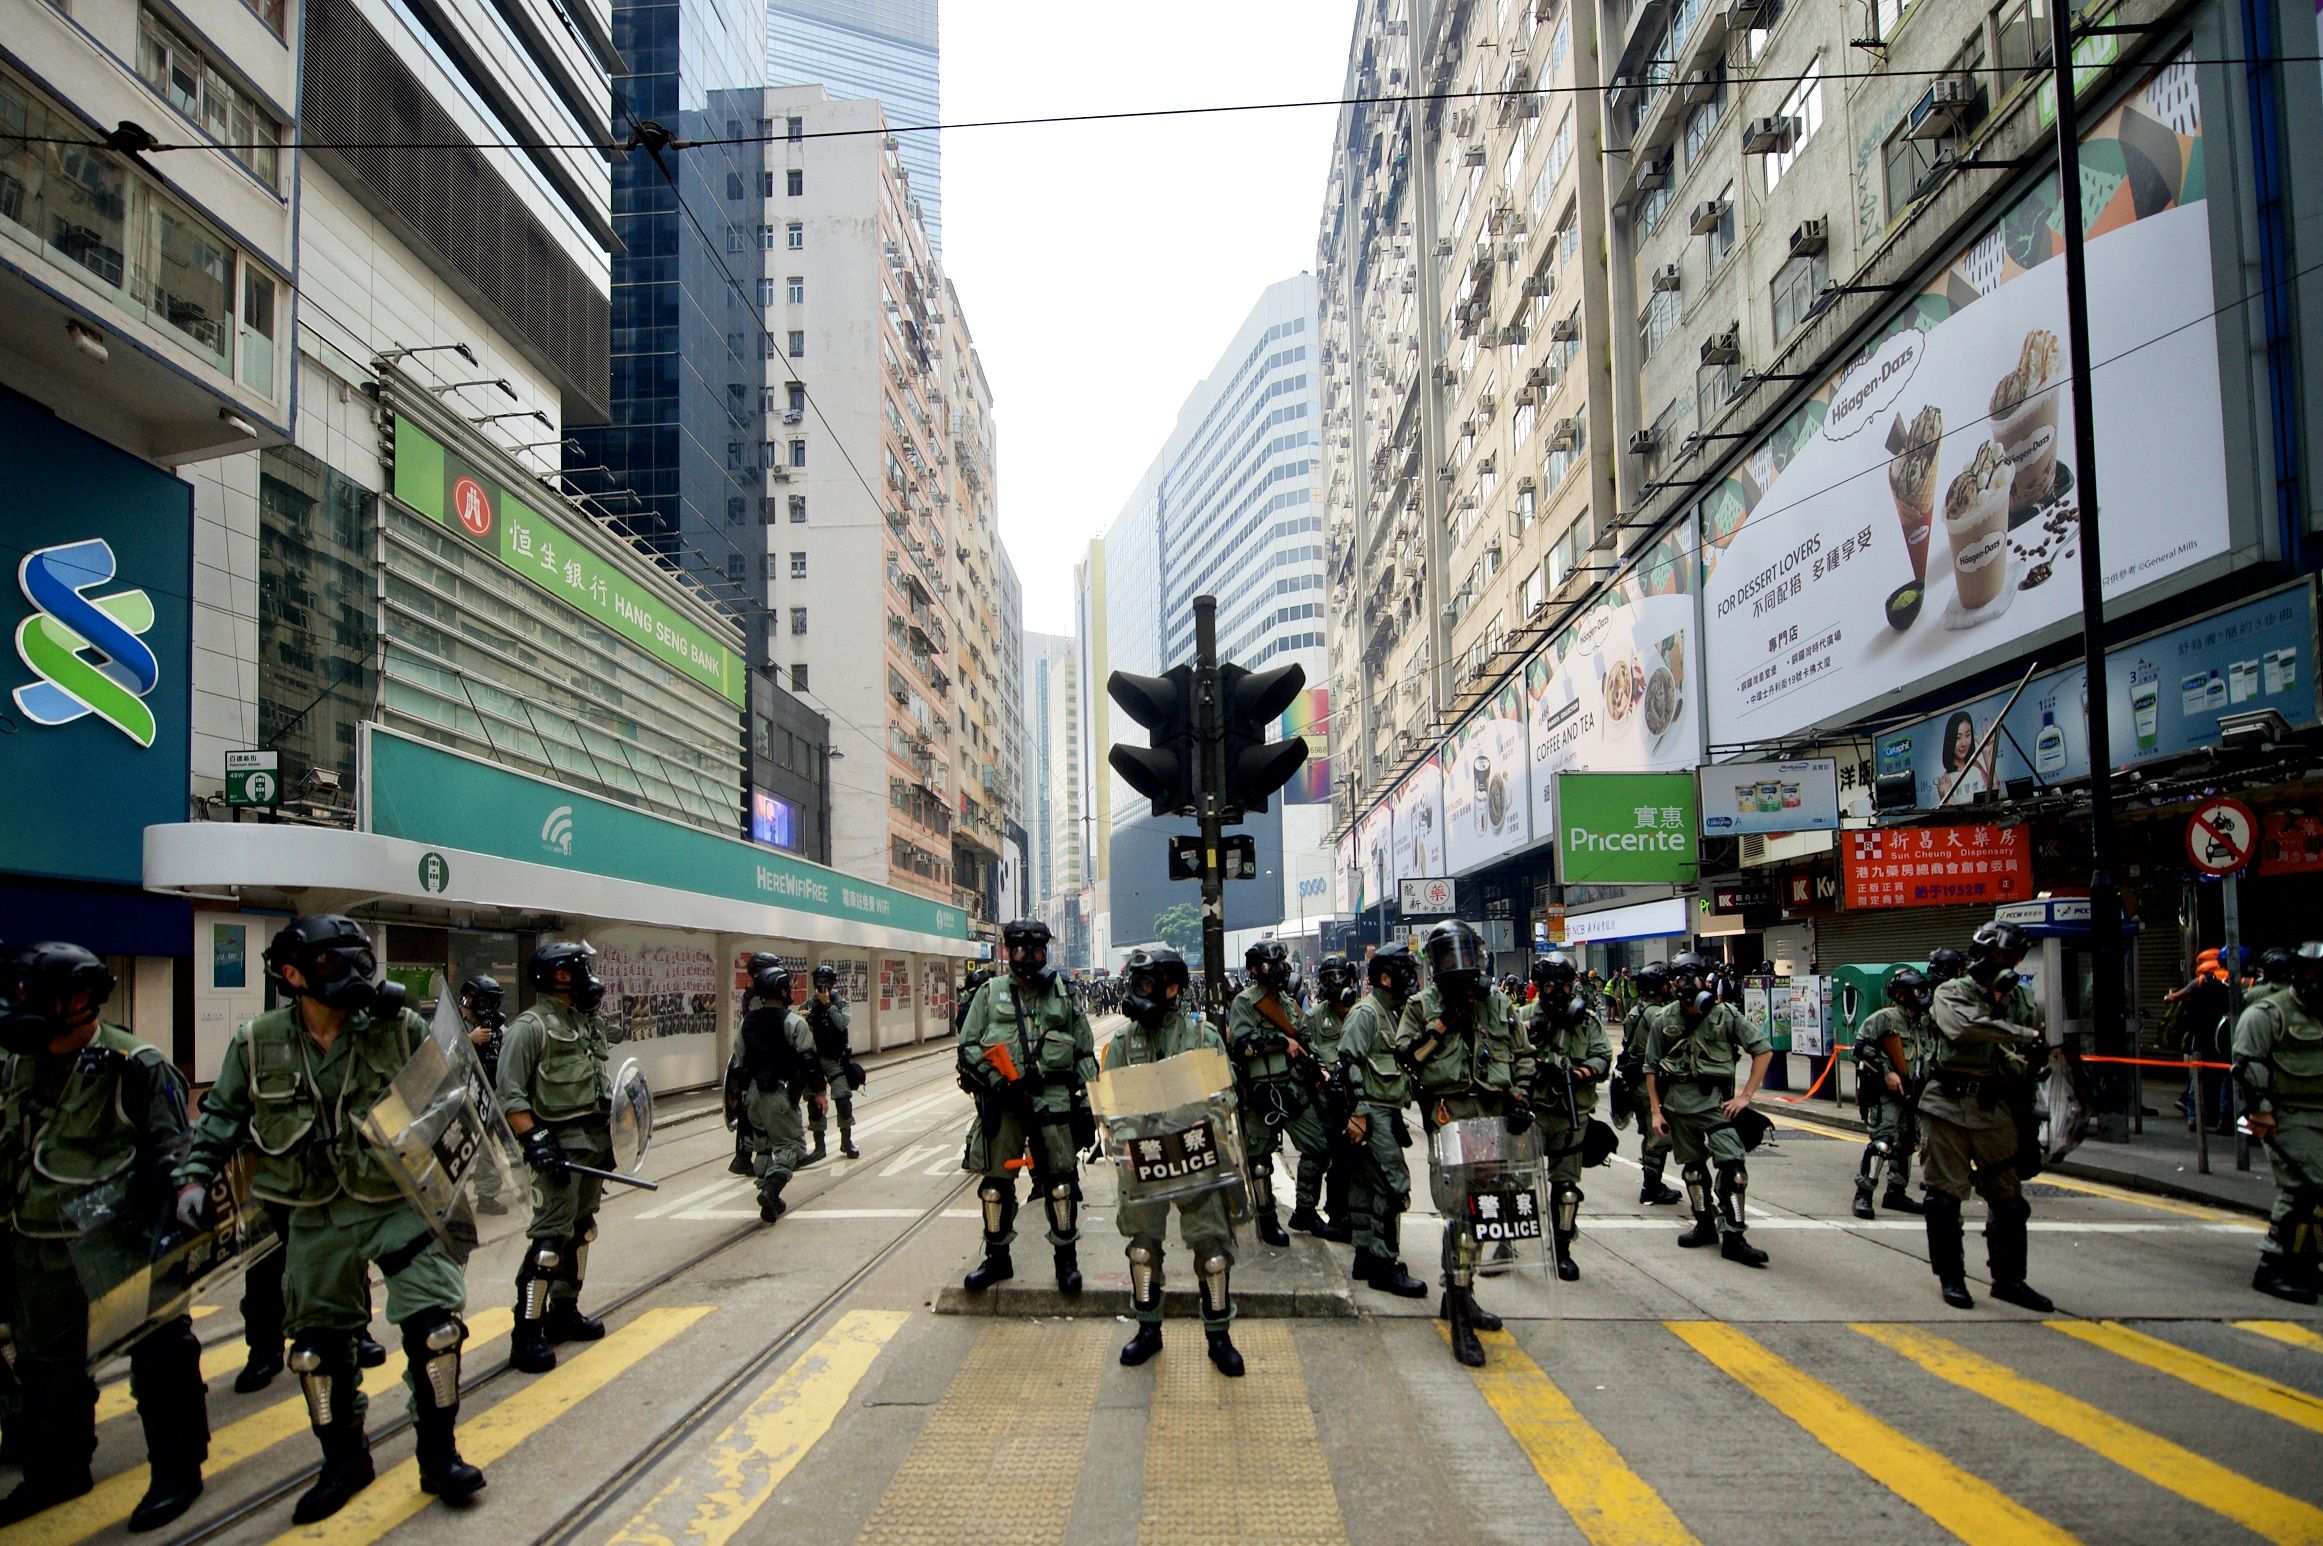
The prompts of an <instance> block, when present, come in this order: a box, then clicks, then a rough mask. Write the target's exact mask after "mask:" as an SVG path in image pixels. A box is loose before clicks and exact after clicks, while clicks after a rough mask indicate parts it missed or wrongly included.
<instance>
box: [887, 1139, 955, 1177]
mask: <svg viewBox="0 0 2323 1546" xmlns="http://www.w3.org/2000/svg"><path fill="white" fill-rule="evenodd" d="M951 1151H952V1146H951V1145H950V1144H948V1143H937V1144H929V1145H927V1146H926V1147H924V1148H923V1147H921V1146H920V1145H918V1144H914V1145H912V1146H911V1147H910V1148H908V1149H906V1150H904V1151H903V1152H902V1153H901V1154H898V1155H897V1156H896V1157H895V1158H893V1159H891V1160H889V1161H888V1162H887V1164H886V1165H885V1166H884V1167H882V1168H881V1170H880V1172H879V1175H880V1179H882V1180H885V1179H886V1178H888V1177H889V1176H900V1175H902V1174H903V1173H904V1172H905V1171H907V1170H909V1169H911V1167H912V1166H914V1165H917V1164H920V1163H922V1162H923V1161H926V1160H931V1159H934V1158H935V1157H936V1156H938V1155H940V1154H949V1153H951Z"/></svg>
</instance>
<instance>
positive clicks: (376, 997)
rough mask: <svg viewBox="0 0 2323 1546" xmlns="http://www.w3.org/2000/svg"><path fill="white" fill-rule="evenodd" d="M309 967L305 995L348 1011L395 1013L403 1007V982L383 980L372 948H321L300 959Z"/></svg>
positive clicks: (319, 1002)
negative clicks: (376, 975) (376, 973)
mask: <svg viewBox="0 0 2323 1546" xmlns="http://www.w3.org/2000/svg"><path fill="white" fill-rule="evenodd" d="M300 964H301V965H302V966H304V967H305V974H304V975H305V977H306V980H307V985H306V989H305V993H304V996H305V997H307V998H311V999H313V1000H314V1001H315V1002H316V1003H318V1004H322V1005H324V1006H325V1007H327V1008H331V1009H337V1010H341V1011H344V1012H345V1013H347V1014H371V1015H379V1016H392V1015H395V1014H397V1013H399V1012H401V1010H402V1009H403V1001H404V997H405V994H404V991H403V984H401V983H399V982H379V981H376V980H374V979H373V977H372V976H371V974H372V973H373V972H374V971H376V970H378V965H377V961H376V959H375V958H374V957H373V956H372V954H371V952H370V951H369V950H367V949H366V950H317V951H315V952H314V953H313V954H311V955H309V956H308V957H307V958H306V960H305V961H303V962H301V963H300Z"/></svg>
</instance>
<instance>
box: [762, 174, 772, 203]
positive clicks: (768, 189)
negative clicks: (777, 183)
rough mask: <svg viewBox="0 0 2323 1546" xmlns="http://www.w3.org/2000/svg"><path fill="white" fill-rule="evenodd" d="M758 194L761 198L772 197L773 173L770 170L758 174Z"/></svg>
mask: <svg viewBox="0 0 2323 1546" xmlns="http://www.w3.org/2000/svg"><path fill="white" fill-rule="evenodd" d="M759 196H760V197H761V198H769V199H771V198H773V197H774V174H773V173H772V172H764V173H761V174H760V195H759Z"/></svg>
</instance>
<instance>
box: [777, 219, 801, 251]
mask: <svg viewBox="0 0 2323 1546" xmlns="http://www.w3.org/2000/svg"><path fill="white" fill-rule="evenodd" d="M782 231H783V245H784V246H785V247H787V248H789V249H790V250H791V251H792V252H797V251H799V250H800V249H801V248H803V247H805V246H806V244H807V228H806V227H805V226H804V225H803V224H801V223H800V222H798V221H796V220H793V221H792V222H791V223H790V224H788V225H786V226H784V227H783V228H782Z"/></svg>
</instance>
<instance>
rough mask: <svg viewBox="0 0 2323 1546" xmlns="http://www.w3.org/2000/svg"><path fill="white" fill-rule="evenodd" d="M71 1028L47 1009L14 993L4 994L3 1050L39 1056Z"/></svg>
mask: <svg viewBox="0 0 2323 1546" xmlns="http://www.w3.org/2000/svg"><path fill="white" fill-rule="evenodd" d="M70 1029H72V1027H70V1026H68V1025H66V1024H65V1023H64V1022H63V1021H62V1020H59V1019H57V1018H56V1017H55V1016H54V1015H52V1014H50V1013H49V1012H48V1011H47V1010H45V1009H41V1008H35V1007H34V1006H33V1005H31V1004H29V1003H26V1002H23V1001H22V1000H19V999H16V998H13V997H10V998H0V1052H6V1053H10V1054H12V1055H14V1056H16V1057H38V1056H39V1055H40V1054H41V1053H43V1052H46V1051H47V1050H48V1046H49V1043H50V1042H52V1041H55V1040H56V1039H57V1038H58V1037H59V1036H62V1035H64V1034H65V1033H66V1032H67V1031H68V1030H70Z"/></svg>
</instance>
